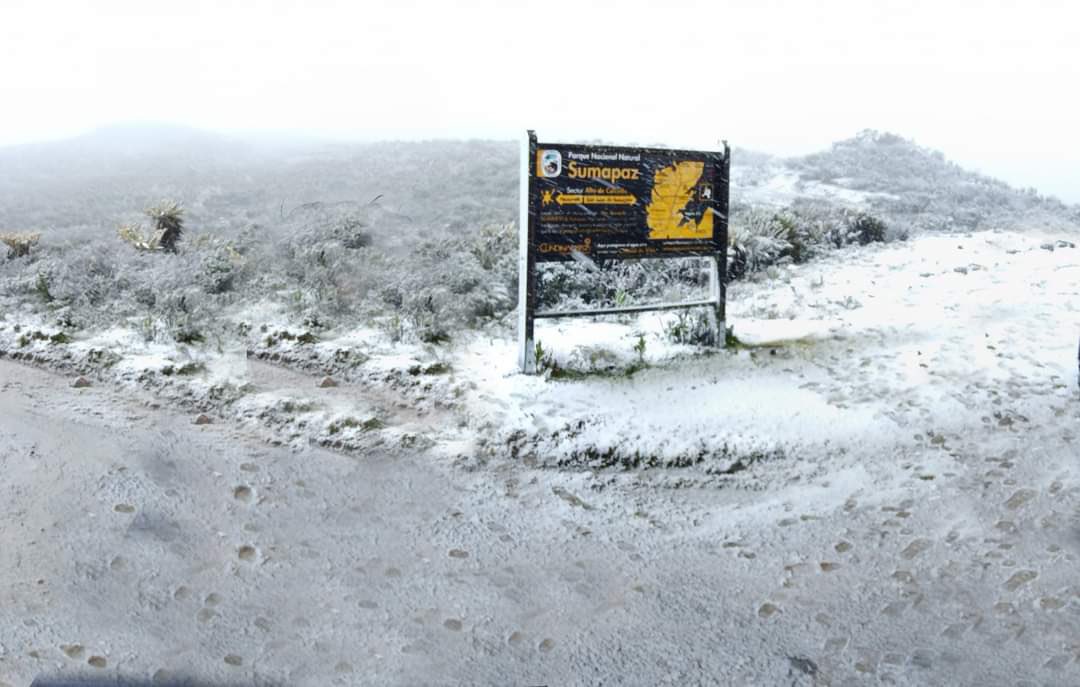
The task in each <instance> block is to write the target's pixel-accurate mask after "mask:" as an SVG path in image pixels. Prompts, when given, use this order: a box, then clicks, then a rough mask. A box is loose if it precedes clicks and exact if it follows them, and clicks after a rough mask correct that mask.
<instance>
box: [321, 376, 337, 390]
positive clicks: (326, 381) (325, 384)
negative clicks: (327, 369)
mask: <svg viewBox="0 0 1080 687" xmlns="http://www.w3.org/2000/svg"><path fill="white" fill-rule="evenodd" d="M337 385H338V384H337V382H335V381H334V378H333V377H323V378H322V381H321V382H319V388H320V389H329V388H331V387H335V386H337Z"/></svg>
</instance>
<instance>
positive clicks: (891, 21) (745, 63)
mask: <svg viewBox="0 0 1080 687" xmlns="http://www.w3.org/2000/svg"><path fill="white" fill-rule="evenodd" d="M1078 83H1080V3H1075V2H1065V1H1061V2H1053V1H1046V0H1044V1H1042V2H1040V1H1038V0H1025V1H1016V0H1008V1H997V2H994V1H990V2H949V1H948V0H940V1H939V2H926V1H923V0H903V1H901V2H894V1H892V0H888V1H880V2H874V1H872V0H861V1H860V0H852V1H846V0H845V1H838V2H812V1H810V0H805V1H802V2H799V1H790V2H781V1H773V2H769V1H768V0H762V1H759V2H752V1H746V2H743V1H732V2H722V1H717V2H707V1H706V2H690V1H684V0H669V1H668V2H662V3H661V2H643V1H635V0H619V1H604V0H600V1H597V2H591V3H590V2H585V1H584V0H577V1H573V0H571V1H564V0H546V1H545V2H509V1H508V2H494V1H490V2H489V1H482V0H475V1H471V2H463V3H451V2H434V1H423V0H413V1H409V0H396V1H393V2H379V1H375V0H367V1H363V0H354V1H352V2H345V1H341V2H332V1H329V0H276V1H260V2H240V1H238V0H170V1H169V2H157V1H156V0H67V1H63V0H0V144H8V143H19V142H28V141H33V140H41V139H50V138H58V137H63V136H66V135H70V134H74V133H79V132H82V131H85V130H87V129H90V128H94V127H97V126H101V125H104V124H109V123H115V122H118V121H137V120H151V121H168V122H175V123H180V124H188V125H192V126H198V127H204V128H210V129H217V130H232V131H236V130H275V131H280V130H295V131H303V132H308V133H316V134H320V135H329V136H349V137H358V138H364V139H379V138H391V137H392V138H415V137H440V138H444V137H484V138H512V137H516V136H517V135H519V134H520V133H521V132H522V130H524V129H525V128H535V129H537V130H538V131H539V133H540V137H541V139H548V140H555V139H575V140H576V139H582V138H603V139H607V140H612V141H620V142H631V141H633V142H639V143H667V144H669V145H686V146H693V145H701V146H713V145H715V144H716V142H717V140H718V139H720V138H727V139H729V140H730V141H731V142H732V143H733V144H735V145H739V146H743V147H747V148H752V149H758V150H763V151H766V152H772V153H777V154H797V153H807V152H812V151H815V150H820V149H823V148H826V147H827V146H828V145H829V144H830V143H831V142H832V141H834V140H838V139H841V138H847V137H850V136H852V135H854V134H855V133H856V132H857V131H859V130H860V129H864V128H876V129H882V130H888V131H892V132H894V133H898V134H900V135H902V136H905V137H907V138H914V139H915V140H916V141H918V142H919V143H920V144H923V145H927V146H930V147H933V148H938V149H940V150H942V151H944V152H945V154H946V155H947V156H948V157H950V158H951V159H953V160H956V161H957V162H960V163H961V164H963V165H965V166H967V167H971V168H975V169H978V170H980V171H983V172H986V173H989V174H992V175H994V176H998V177H1001V178H1003V179H1005V180H1006V181H1009V182H1010V183H1012V184H1014V185H1017V186H1036V187H1038V188H1039V189H1040V190H1042V191H1044V192H1047V193H1053V194H1056V195H1058V196H1060V197H1062V198H1063V199H1065V200H1069V201H1071V202H1080V184H1074V183H1073V180H1074V174H1073V172H1074V170H1077V169H1080V126H1078V125H1077V123H1076V120H1077V118H1078V117H1077V115H1078V113H1080V107H1077V105H1078V104H1080V98H1078V97H1077V84H1078ZM735 162H736V164H737V162H738V161H737V160H736V161H735Z"/></svg>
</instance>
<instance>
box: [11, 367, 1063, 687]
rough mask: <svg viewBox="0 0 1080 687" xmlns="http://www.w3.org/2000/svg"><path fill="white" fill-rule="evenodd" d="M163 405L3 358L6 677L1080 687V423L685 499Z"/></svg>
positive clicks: (636, 483) (606, 480)
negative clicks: (974, 449)
mask: <svg viewBox="0 0 1080 687" xmlns="http://www.w3.org/2000/svg"><path fill="white" fill-rule="evenodd" d="M150 403H151V399H149V398H140V397H136V396H132V395H131V394H130V393H125V394H124V395H121V394H119V393H117V392H114V391H111V390H108V389H103V388H93V387H92V388H89V389H81V390H76V389H72V388H70V380H69V379H64V378H61V377H57V376H54V375H52V374H49V373H46V372H42V371H39V370H35V369H30V368H26V367H22V366H18V365H14V364H11V363H6V362H0V685H3V686H4V687H8V686H11V687H15V686H21V685H24V684H29V682H30V681H31V680H33V679H34V678H35V677H36V676H38V675H42V674H44V675H54V676H55V675H68V676H70V675H90V676H97V677H100V678H109V679H115V678H117V677H126V678H133V679H137V680H141V681H144V682H145V683H146V684H157V683H165V684H185V681H196V680H197V681H199V683H200V684H201V683H202V682H206V683H210V684H241V685H242V684H252V685H256V684H257V685H264V684H265V685H327V684H341V685H349V684H401V685H416V684H447V685H450V684H454V685H456V684H491V685H530V684H550V685H563V684H642V685H645V684H648V685H655V684H678V685H687V684H763V685H765V684H768V685H773V684H848V683H849V682H850V683H852V684H861V683H863V682H868V683H885V684H912V685H915V684H918V685H933V684H940V685H946V684H949V685H951V684H1076V683H1077V682H1078V681H1080V663H1078V659H1080V583H1078V581H1077V577H1076V569H1077V568H1076V556H1077V554H1078V553H1080V535H1078V532H1080V530H1078V522H1077V519H1076V513H1077V506H1078V504H1080V480H1078V478H1077V477H1078V471H1077V468H1076V466H1075V463H1076V461H1075V456H1076V450H1075V447H1074V446H1073V444H1072V443H1071V436H1068V435H1067V432H1066V433H1065V435H1066V436H1063V433H1062V432H1061V431H1059V429H1058V428H1055V429H1050V428H1046V429H1044V430H1041V432H1042V433H1041V434H1040V435H1039V436H1038V437H1037V442H1036V443H1037V445H1038V451H1037V455H1034V454H1032V452H1031V450H1030V449H1031V448H1032V446H1033V445H1034V444H1033V442H1034V441H1035V439H1036V438H1035V437H1032V436H1031V435H1030V434H1027V435H1025V434H1021V433H1015V432H1003V433H1002V434H1001V435H1000V437H997V438H995V439H992V440H989V441H987V442H984V443H983V444H982V445H981V450H980V451H979V452H978V453H971V452H964V451H963V450H957V451H955V453H957V454H959V457H956V456H952V455H947V454H946V453H945V452H944V451H943V449H942V444H944V445H945V446H946V447H947V446H948V445H951V444H953V443H954V442H955V443H956V444H958V445H962V444H963V440H962V438H960V437H957V438H956V439H954V438H952V437H949V438H947V439H943V441H942V443H941V444H927V445H924V446H923V447H922V448H910V447H908V448H905V449H904V450H903V451H900V450H898V451H897V453H896V455H894V456H884V457H883V456H860V455H858V451H857V447H851V449H852V450H839V451H837V453H836V454H835V455H830V456H811V457H807V461H808V463H809V464H812V465H814V466H816V467H815V469H813V470H810V471H807V470H799V471H795V472H792V471H791V468H790V466H787V467H786V466H772V465H761V466H755V468H754V469H755V470H757V471H758V472H757V473H756V474H752V475H748V476H747V477H746V481H745V482H743V483H736V484H735V485H733V486H731V487H729V488H726V489H717V488H710V489H678V488H672V487H671V480H670V479H669V480H667V481H666V484H668V486H667V487H665V488H656V487H652V486H649V475H648V474H644V475H631V474H624V473H610V474H601V475H588V474H584V473H578V474H562V473H558V472H555V471H540V470H527V469H524V468H522V467H520V466H517V465H513V464H501V465H497V466H494V467H489V468H486V469H483V470H478V471H475V472H464V471H462V470H460V469H455V468H451V467H450V466H447V465H443V464H440V463H439V462H438V461H437V460H435V459H432V458H431V457H429V456H426V455H416V456H413V457H409V458H389V457H384V456H379V455H369V456H364V457H362V458H359V459H358V458H352V457H345V456H341V455H337V454H334V453H329V452H325V451H321V450H303V451H295V450H289V449H285V448H272V447H268V446H267V445H265V444H263V443H261V442H259V441H256V440H255V439H254V438H253V437H250V436H247V435H245V434H243V433H242V432H240V431H238V430H234V429H231V428H229V427H225V426H222V425H216V424H211V425H206V426H194V425H193V424H192V418H191V416H190V415H183V414H180V413H178V412H176V411H173V410H170V409H167V408H164V409H162V408H153V407H151V406H150V405H149V404H150ZM762 471H764V472H762ZM770 475H771V476H770ZM867 484H873V485H875V486H874V488H873V489H868V488H866V485H867ZM762 485H767V486H768V488H762Z"/></svg>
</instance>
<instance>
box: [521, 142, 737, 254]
mask: <svg viewBox="0 0 1080 687" xmlns="http://www.w3.org/2000/svg"><path fill="white" fill-rule="evenodd" d="M727 157H728V156H727V152H726V151H724V152H694V151H686V150H665V149H656V148H624V147H614V146H588V145H569V144H557V143H540V144H538V145H537V148H536V153H535V155H534V156H533V159H534V161H535V169H532V170H530V172H532V176H533V177H534V183H533V185H532V186H533V189H532V194H533V195H535V196H536V198H535V199H532V200H533V202H534V203H535V209H536V214H535V218H534V234H533V242H534V244H535V245H534V250H535V253H536V260H537V261H549V260H570V259H573V254H574V253H575V252H576V253H578V254H579V255H584V256H587V257H589V258H591V259H594V260H607V259H640V258H670V257H679V256H686V255H715V254H717V253H719V252H722V251H723V249H724V245H725V244H724V243H722V241H725V240H726V229H727V207H726V199H727V193H726V188H727V175H726V171H725V170H726V167H725V165H726V163H727Z"/></svg>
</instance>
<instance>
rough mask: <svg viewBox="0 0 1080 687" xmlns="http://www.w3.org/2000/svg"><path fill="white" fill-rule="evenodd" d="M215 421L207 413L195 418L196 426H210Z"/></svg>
mask: <svg viewBox="0 0 1080 687" xmlns="http://www.w3.org/2000/svg"><path fill="white" fill-rule="evenodd" d="M213 421H214V420H213V419H212V418H211V417H210V416H209V415H207V414H206V413H199V415H197V416H196V417H195V424H197V425H208V424H210V423H212V422H213Z"/></svg>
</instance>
